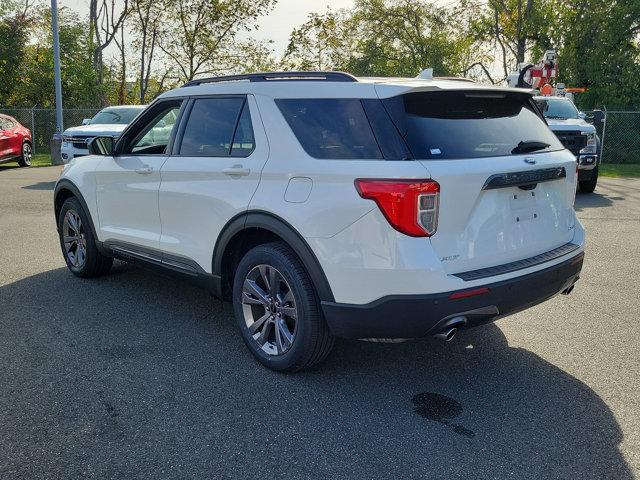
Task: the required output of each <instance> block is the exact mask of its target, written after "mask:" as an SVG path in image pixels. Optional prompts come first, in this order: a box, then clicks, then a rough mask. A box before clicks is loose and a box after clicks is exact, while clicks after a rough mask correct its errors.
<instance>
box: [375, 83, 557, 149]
mask: <svg viewBox="0 0 640 480" xmlns="http://www.w3.org/2000/svg"><path fill="white" fill-rule="evenodd" d="M383 103H384V104H385V106H386V108H387V111H388V112H389V113H390V115H391V117H392V118H393V120H394V123H395V124H396V126H397V127H398V130H399V131H400V133H401V135H402V136H403V137H404V139H405V141H406V143H407V145H408V147H409V149H410V150H411V153H412V154H413V156H414V158H419V159H433V160H440V159H455V158H483V157H495V156H504V155H513V154H523V153H527V154H529V153H538V152H545V151H552V150H562V148H563V146H562V144H561V143H560V142H559V141H558V139H557V138H556V136H555V135H554V134H553V132H551V130H549V128H548V127H547V125H546V124H545V122H544V121H543V120H542V119H541V118H540V116H539V115H538V114H537V113H536V111H535V110H534V108H535V107H534V104H533V100H532V99H531V98H530V97H529V96H528V95H525V94H521V93H510V92H504V93H502V92H487V93H484V92H474V91H469V92H465V91H455V92H418V93H409V94H406V95H402V96H399V97H393V98H390V99H385V100H383Z"/></svg>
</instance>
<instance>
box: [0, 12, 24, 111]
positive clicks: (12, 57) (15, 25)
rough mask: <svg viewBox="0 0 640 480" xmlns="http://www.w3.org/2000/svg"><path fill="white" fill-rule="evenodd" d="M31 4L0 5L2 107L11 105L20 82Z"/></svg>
mask: <svg viewBox="0 0 640 480" xmlns="http://www.w3.org/2000/svg"><path fill="white" fill-rule="evenodd" d="M28 10H29V3H26V4H25V3H23V4H19V3H18V2H12V1H7V2H6V3H4V1H3V3H1V4H0V105H5V106H6V105H9V103H10V102H11V97H12V96H13V92H14V90H15V88H16V85H17V84H18V83H19V82H20V67H21V65H22V63H23V61H24V59H25V51H26V48H25V46H26V44H27V41H28V39H29V34H28V32H29V29H28V26H29V23H30V21H31V19H30V17H29V14H28Z"/></svg>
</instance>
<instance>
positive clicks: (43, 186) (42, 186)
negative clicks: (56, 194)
mask: <svg viewBox="0 0 640 480" xmlns="http://www.w3.org/2000/svg"><path fill="white" fill-rule="evenodd" d="M55 187H56V182H55V181H54V182H38V183H34V184H33V185H25V186H23V187H22V188H24V189H25V190H53V189H54V188H55Z"/></svg>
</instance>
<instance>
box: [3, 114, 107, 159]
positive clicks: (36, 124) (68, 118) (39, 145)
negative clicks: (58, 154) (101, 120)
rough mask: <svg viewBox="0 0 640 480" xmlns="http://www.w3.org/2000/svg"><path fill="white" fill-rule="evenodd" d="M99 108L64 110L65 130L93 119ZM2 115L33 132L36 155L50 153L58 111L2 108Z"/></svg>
mask: <svg viewBox="0 0 640 480" xmlns="http://www.w3.org/2000/svg"><path fill="white" fill-rule="evenodd" d="M99 110H100V109H99V108H65V109H63V110H62V117H63V122H64V128H69V127H75V126H78V125H81V124H82V120H83V119H85V118H91V117H93V116H94V115H95V114H96V113H97V112H98V111H99ZM0 113H4V114H5V115H10V116H12V117H13V118H15V119H16V120H18V122H20V123H21V124H22V125H24V126H25V127H27V128H28V129H29V130H31V135H33V143H34V145H33V147H34V150H35V153H50V149H49V141H50V140H51V136H52V135H53V134H54V133H55V131H56V111H55V109H53V108H0Z"/></svg>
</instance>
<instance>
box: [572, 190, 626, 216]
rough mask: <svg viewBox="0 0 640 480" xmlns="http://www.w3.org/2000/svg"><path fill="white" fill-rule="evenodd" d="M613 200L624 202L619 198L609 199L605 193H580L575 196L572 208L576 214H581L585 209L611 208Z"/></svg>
mask: <svg viewBox="0 0 640 480" xmlns="http://www.w3.org/2000/svg"><path fill="white" fill-rule="evenodd" d="M614 200H624V198H621V197H610V196H609V195H607V194H605V193H598V192H593V193H581V192H578V193H577V194H576V201H575V204H574V208H575V210H576V212H582V211H583V210H584V209H585V208H603V207H612V206H613V201H614Z"/></svg>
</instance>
